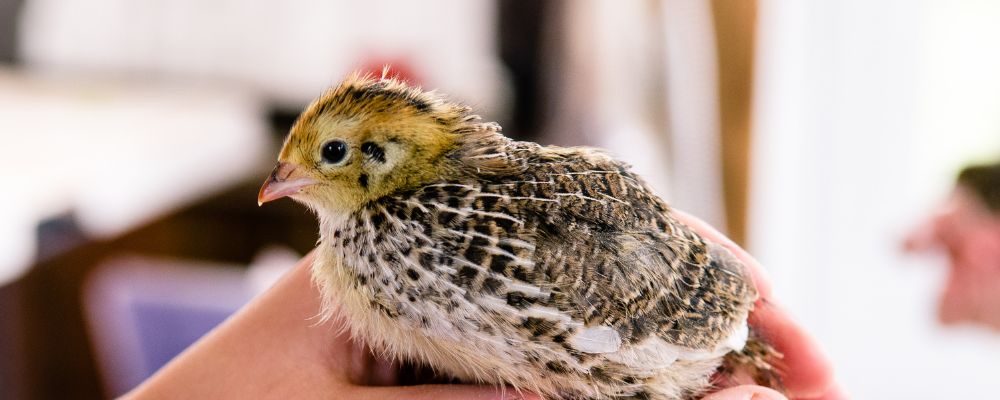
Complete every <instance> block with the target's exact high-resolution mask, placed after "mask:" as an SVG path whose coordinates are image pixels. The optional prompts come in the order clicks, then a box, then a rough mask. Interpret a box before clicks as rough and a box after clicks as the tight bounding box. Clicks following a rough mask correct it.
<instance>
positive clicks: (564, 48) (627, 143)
mask: <svg viewBox="0 0 1000 400" xmlns="http://www.w3.org/2000/svg"><path fill="white" fill-rule="evenodd" d="M560 4H561V6H562V7H561V8H560V11H561V14H560V19H559V20H557V21H553V22H554V24H553V25H552V30H551V31H550V32H549V33H550V34H551V35H552V36H553V39H554V40H552V48H551V49H550V52H549V54H550V55H551V56H550V57H551V60H552V62H551V64H552V66H551V68H552V70H551V71H550V73H549V76H551V77H552V79H551V82H550V84H551V85H552V88H551V89H550V92H552V93H554V94H555V95H554V96H553V97H554V100H553V104H551V105H549V106H550V109H551V121H552V124H551V125H550V126H549V127H548V129H547V130H546V133H547V137H545V138H544V140H546V141H549V142H554V143H558V144H562V145H580V144H588V145H594V146H599V147H603V148H606V149H608V150H609V151H610V152H611V153H612V154H613V155H615V156H617V157H620V158H622V159H624V160H625V161H628V162H629V163H631V164H632V165H633V166H634V167H635V169H636V170H637V171H638V172H639V173H640V174H641V175H642V176H643V177H645V178H646V179H647V181H649V183H650V184H651V185H652V186H653V187H654V188H655V189H656V190H657V191H659V192H660V194H661V195H664V196H665V197H666V198H667V199H668V200H669V201H670V202H671V203H672V204H673V205H674V206H676V207H678V208H682V209H684V210H687V211H689V212H692V213H694V214H696V215H699V216H701V217H702V218H704V219H705V220H707V221H708V222H710V223H711V224H713V225H715V226H717V227H725V216H724V209H723V197H722V189H721V172H720V170H721V164H720V154H719V143H718V141H719V126H718V124H719V123H718V120H719V112H718V98H717V90H718V89H717V86H716V85H717V84H716V72H717V69H716V58H715V39H714V33H713V29H712V14H711V10H710V9H709V2H704V1H696V0H665V1H659V0H650V1H634V2H620V1H614V0H589V1H573V2H570V1H566V2H563V3H560Z"/></svg>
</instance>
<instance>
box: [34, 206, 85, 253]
mask: <svg viewBox="0 0 1000 400" xmlns="http://www.w3.org/2000/svg"><path fill="white" fill-rule="evenodd" d="M86 241H87V238H86V236H85V235H84V233H83V231H82V230H81V229H80V225H79V224H78V223H77V222H76V218H75V216H74V214H73V213H72V212H67V213H63V214H60V215H57V216H55V217H52V218H49V219H46V220H44V221H42V222H41V223H39V224H38V249H36V254H37V259H38V260H45V259H48V258H50V257H53V256H55V255H56V254H59V253H62V252H65V251H68V250H69V249H72V248H73V247H76V246H79V245H81V244H83V243H85V242H86Z"/></svg>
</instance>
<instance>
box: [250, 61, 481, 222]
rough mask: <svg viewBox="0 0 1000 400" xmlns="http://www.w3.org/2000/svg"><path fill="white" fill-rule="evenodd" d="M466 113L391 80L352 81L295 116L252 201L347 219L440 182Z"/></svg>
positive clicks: (356, 78)
mask: <svg viewBox="0 0 1000 400" xmlns="http://www.w3.org/2000/svg"><path fill="white" fill-rule="evenodd" d="M468 111H469V110H468V108H465V107H462V106H459V105H457V104H453V103H449V102H447V101H445V100H444V99H443V98H442V97H440V96H438V95H437V94H435V93H433V92H424V91H421V90H420V89H419V88H415V87H412V86H409V85H407V84H405V83H403V82H401V81H399V80H396V79H390V78H385V77H383V78H373V77H371V76H359V75H357V74H355V75H352V76H351V77H349V78H348V79H347V80H345V81H344V82H343V83H341V84H340V85H339V86H337V87H335V88H333V89H331V90H329V91H327V92H326V93H325V94H324V95H323V96H321V97H320V98H319V99H317V100H316V101H315V102H313V103H312V104H311V105H310V106H309V107H308V108H307V109H306V110H305V111H304V112H303V113H302V115H301V116H299V119H298V120H297V121H296V122H295V125H294V126H293V127H292V129H291V132H290V133H289V135H288V137H287V138H286V139H285V143H284V146H283V148H282V149H281V153H280V155H279V157H278V164H277V166H275V168H274V171H273V172H272V173H271V176H270V177H268V179H267V180H266V181H265V182H264V185H263V187H261V190H260V194H259V195H258V198H257V200H258V202H259V203H260V204H263V203H265V202H268V201H272V200H276V199H279V198H282V197H291V198H293V199H295V200H297V201H299V202H302V203H305V204H306V205H307V206H309V207H311V208H313V209H314V210H317V211H319V210H322V211H325V212H332V213H349V212H352V211H354V210H357V209H358V208H360V207H361V206H363V205H364V204H366V203H368V202H371V201H374V200H377V199H379V198H381V197H383V196H387V195H391V194H393V193H397V192H400V191H403V190H407V189H413V188H417V187H419V186H421V185H423V184H427V183H429V182H431V181H434V180H436V179H439V178H440V177H441V175H442V174H444V173H447V169H448V167H447V165H446V163H445V161H444V158H445V155H446V154H447V153H448V152H449V151H450V150H452V149H454V148H455V147H456V146H457V145H458V140H459V138H460V136H461V135H460V134H458V133H457V130H460V128H461V126H462V125H463V124H468V123H469V121H470V120H471V118H470V116H469V115H468Z"/></svg>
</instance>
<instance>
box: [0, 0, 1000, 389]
mask: <svg viewBox="0 0 1000 400" xmlns="http://www.w3.org/2000/svg"><path fill="white" fill-rule="evenodd" d="M998 20H1000V3H998V2H994V1H989V0H982V1H975V0H969V1H962V2H954V1H947V0H917V1H904V0H898V1H891V0H877V1H872V0H839V1H832V0H831V1H815V2H799V1H780V0H715V1H701V0H663V1H655V0H649V1H633V2H620V1H614V0H588V1H568V0H545V1H541V0H539V1H515V0H495V1H488V0H477V1H466V0H431V1H423V2H419V3H417V2H404V1H388V0H377V1H371V0H369V1H360V0H353V1H348V0H336V1H321V0H285V1H281V2H278V1H258V2H252V3H249V2H240V1H232V0H197V1H196V0H169V1H168V0H143V1H135V0H89V1H62V0H0V62H2V65H0V138H2V143H3V144H2V145H0V160H2V161H0V162H2V163H3V167H4V168H2V171H3V172H2V173H0V174H2V179H3V182H4V189H3V196H0V221H2V223H0V398H5V399H6V398H10V399H63V398H81V399H85V398H106V397H110V396H115V395H118V394H121V393H123V392H125V391H127V390H128V389H129V388H131V387H133V386H134V385H136V384H137V383H138V382H140V381H141V380H142V379H144V378H145V377H146V376H148V375H149V374H151V373H152V372H153V371H155V370H156V369H157V368H158V367H159V366H161V365H163V363H165V362H166V361H167V360H169V359H170V358H171V357H173V356H174V355H175V354H177V353H178V352H179V351H180V350H182V349H183V348H184V347H186V346H187V345H189V344H190V343H192V342H193V341H194V340H196V339H197V338H198V337H200V336H201V335H202V334H204V333H205V332H206V331H208V330H209V329H211V327H213V326H214V325H216V324H217V323H218V322H220V321H222V320H223V319H224V318H225V317H226V316H228V315H229V314H230V313H232V312H233V311H234V310H236V309H237V308H239V307H240V306H241V305H242V304H244V303H245V302H246V301H247V300H248V299H249V298H251V297H252V296H254V295H255V294H257V293H259V292H260V291H262V290H264V289H266V288H267V287H268V285H269V284H270V283H271V282H273V280H274V279H275V278H276V277H277V276H280V274H281V273H282V272H283V271H284V270H285V269H286V268H288V266H290V265H291V263H293V262H294V261H295V260H296V259H297V257H299V256H300V255H301V254H304V253H305V252H307V251H308V250H309V249H310V248H311V246H312V245H313V244H314V243H315V240H316V237H317V235H316V224H315V222H314V220H313V217H312V216H311V215H309V214H308V213H307V212H306V211H305V209H304V208H302V207H298V206H295V205H294V204H293V203H292V202H289V201H283V202H278V203H276V204H273V205H271V204H269V205H268V206H267V207H263V208H258V207H257V205H256V204H255V195H256V190H257V188H258V187H259V184H260V183H261V182H262V181H263V179H264V177H265V175H266V173H267V171H269V170H270V168H271V167H272V166H273V160H274V159H275V157H276V154H277V150H278V146H279V145H280V141H281V139H282V137H283V136H284V134H285V133H286V132H287V129H288V127H289V126H290V124H291V122H292V121H294V118H295V117H296V115H297V114H298V112H299V111H300V110H301V109H302V108H303V107H304V106H305V105H306V104H308V102H309V101H310V100H311V99H313V98H314V97H316V96H317V95H319V94H320V93H321V92H322V91H323V90H324V89H326V88H327V87H329V86H331V85H333V84H335V83H336V82H337V81H339V80H340V79H341V78H342V77H344V76H345V75H346V74H347V73H349V72H350V71H353V70H359V69H360V70H373V71H378V70H381V67H382V66H383V65H390V66H391V67H392V69H393V70H394V71H395V72H396V73H398V74H400V75H402V76H403V77H404V78H406V79H409V80H411V81H413V82H416V83H419V84H421V85H423V86H425V87H428V88H438V89H440V90H441V91H443V92H445V93H449V94H451V95H452V96H453V97H454V98H456V99H458V100H461V101H465V102H468V103H470V104H473V105H475V107H476V108H477V109H478V110H479V111H480V112H481V113H482V114H483V115H484V116H485V117H486V118H487V119H491V120H496V121H499V122H500V123H501V124H502V125H503V126H504V132H505V133H506V134H508V135H509V136H512V137H515V138H518V139H527V140H535V141H539V142H543V143H553V144H563V145H576V144H588V145H596V146H601V147H606V148H608V149H609V150H610V151H611V152H612V153H613V154H615V155H617V156H618V157H620V158H622V159H625V160H627V161H629V162H630V163H632V164H633V165H635V167H636V169H638V170H639V171H640V172H641V173H642V174H643V175H644V176H646V177H647V178H648V180H649V181H650V182H651V184H652V185H653V186H654V187H655V188H656V189H657V190H658V191H659V192H660V193H661V194H662V195H663V196H664V197H666V198H667V199H668V200H669V201H670V202H671V203H672V204H674V205H675V206H677V207H678V208H682V209H685V210H687V211H689V212H692V213H694V214H696V215H699V216H701V217H702V218H704V219H706V220H707V221H709V222H710V223H712V224H713V225H715V226H717V227H719V228H720V229H722V230H723V231H725V232H726V233H727V234H729V235H730V236H731V237H733V238H734V239H736V240H737V241H738V242H740V243H742V244H743V245H745V246H747V247H748V248H749V249H750V251H751V253H753V254H755V255H756V256H757V257H758V258H759V259H760V261H761V262H762V263H763V264H764V265H765V267H766V268H767V269H768V270H769V271H770V275H771V277H772V279H773V280H774V284H775V286H776V291H777V296H778V297H779V299H780V301H781V302H782V303H783V304H784V305H785V306H786V307H787V308H788V309H790V311H791V312H792V313H793V314H794V315H795V316H796V317H797V318H798V319H799V320H800V321H801V323H802V324H803V325H805V326H806V327H807V328H808V330H810V331H811V332H812V333H813V334H815V335H816V336H817V337H818V339H819V340H820V342H822V344H823V345H824V347H825V349H826V351H827V352H828V353H829V354H830V355H831V357H832V358H833V360H834V362H835V364H836V367H837V374H838V377H839V379H840V380H841V381H842V383H843V384H844V386H845V387H846V388H847V390H848V391H849V392H851V393H852V394H853V395H854V396H856V397H857V398H910V399H940V398H964V397H982V395H983V394H985V393H989V392H988V390H992V388H993V387H994V386H995V379H996V378H995V375H996V372H997V371H998V370H1000V362H998V361H997V360H998V359H1000V336H996V335H995V333H994V332H990V331H987V330H983V329H978V328H961V327H960V328H947V329H945V328H942V327H939V326H938V325H937V323H936V322H935V316H934V314H935V301H936V298H937V291H938V290H939V289H938V288H939V286H940V280H941V279H942V276H943V274H944V271H943V268H942V265H943V264H944V261H943V260H936V259H933V258H931V259H928V258H914V257H910V256H905V255H904V254H903V253H902V251H901V250H900V247H901V242H902V240H903V237H904V236H905V234H906V232H907V231H908V230H910V229H911V228H913V227H914V225H916V224H918V223H919V222H920V221H921V220H923V219H924V218H925V217H926V215H927V214H928V213H929V212H930V211H931V210H932V209H933V208H934V206H935V205H936V204H938V203H940V202H941V201H942V199H943V198H944V197H945V196H946V194H947V193H948V191H949V189H950V188H951V186H952V183H953V182H954V177H955V174H956V173H957V171H958V170H959V169H960V168H961V167H962V166H964V165H966V164H967V163H970V162H977V161H987V160H991V159H995V158H996V157H998V156H1000V74H998V73H997V72H996V71H1000V50H998V49H1000V24H997V23H996V21H998Z"/></svg>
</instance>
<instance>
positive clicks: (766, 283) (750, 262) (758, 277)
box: [671, 209, 772, 298]
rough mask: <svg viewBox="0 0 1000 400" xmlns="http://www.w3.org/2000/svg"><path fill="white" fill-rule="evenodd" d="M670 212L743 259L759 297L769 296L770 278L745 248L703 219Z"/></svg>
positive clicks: (684, 213)
mask: <svg viewBox="0 0 1000 400" xmlns="http://www.w3.org/2000/svg"><path fill="white" fill-rule="evenodd" d="M671 213H672V214H673V215H674V217H676V218H677V219H678V220H679V221H681V222H682V223H684V225H687V226H688V227H689V228H691V229H694V231H695V232H698V234H699V235H701V236H702V237H703V238H705V239H707V240H710V241H712V242H715V243H718V244H721V245H722V246H723V247H725V248H726V250H729V252H731V253H733V255H734V256H736V258H738V259H740V261H743V264H744V265H746V267H747V269H749V270H750V276H751V278H753V283H754V285H755V286H756V287H757V293H759V294H760V297H762V298H770V297H771V293H772V292H771V280H770V279H768V277H767V272H766V271H764V268H763V267H762V266H761V265H760V263H758V262H757V260H756V259H754V258H753V257H752V256H750V254H749V253H747V252H746V250H743V248H742V247H740V246H739V245H737V244H736V243H734V242H733V241H732V240H729V238H728V237H726V235H723V234H722V233H720V232H719V231H717V230H716V229H715V228H713V227H712V226H711V225H709V224H707V223H705V221H702V220H701V219H698V218H697V217H694V216H692V215H690V214H688V213H686V212H684V211H680V210H677V209H674V210H672V211H671Z"/></svg>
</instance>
